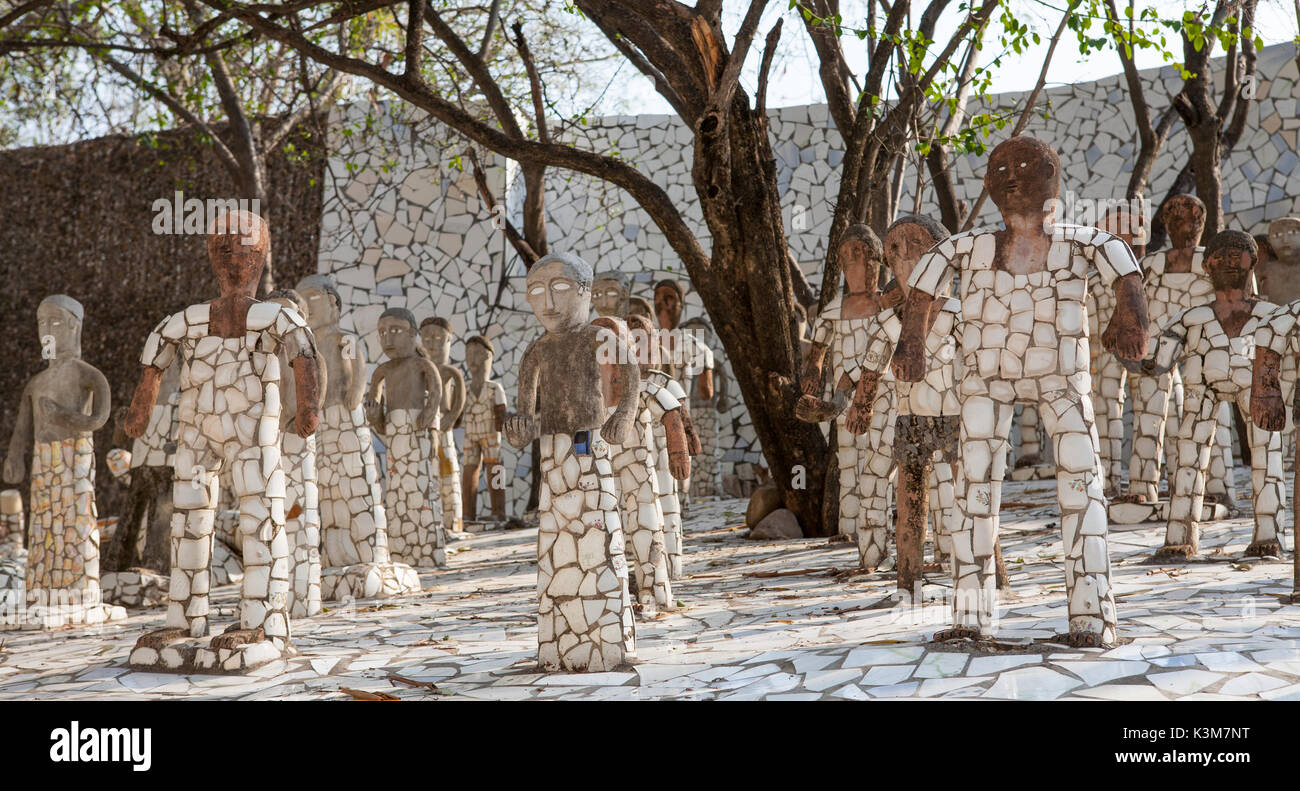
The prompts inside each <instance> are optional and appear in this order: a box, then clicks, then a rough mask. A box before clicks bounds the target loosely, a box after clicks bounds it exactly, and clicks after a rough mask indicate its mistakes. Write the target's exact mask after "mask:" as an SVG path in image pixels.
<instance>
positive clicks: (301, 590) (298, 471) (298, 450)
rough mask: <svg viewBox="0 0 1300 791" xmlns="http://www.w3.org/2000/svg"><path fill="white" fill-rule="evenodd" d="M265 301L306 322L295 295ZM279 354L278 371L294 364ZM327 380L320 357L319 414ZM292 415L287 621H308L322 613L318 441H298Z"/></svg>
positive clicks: (288, 431)
mask: <svg viewBox="0 0 1300 791" xmlns="http://www.w3.org/2000/svg"><path fill="white" fill-rule="evenodd" d="M267 299H269V300H270V301H272V302H275V303H278V304H280V305H283V306H284V307H286V308H288V309H289V310H293V311H296V312H297V313H298V315H299V316H302V317H303V323H306V321H307V319H306V316H307V301H306V300H304V299H303V298H302V295H301V294H299V293H298V292H297V291H294V290H293V289H279V290H276V291H272V292H271V293H270V294H268V295H267ZM284 351H285V350H284V349H281V352H280V365H281V367H282V368H288V367H289V365H290V363H291V362H292V361H290V360H287V359H285V357H284ZM328 384H329V374H328V371H327V370H326V368H325V364H324V363H323V362H322V360H321V358H320V356H319V355H318V356H317V358H316V393H317V405H316V406H317V409H318V410H323V409H324V408H325V390H326V388H327V387H328ZM280 397H281V398H283V399H284V402H285V403H287V404H292V403H296V402H297V400H298V397H297V392H296V389H295V386H294V382H293V379H292V378H286V379H285V380H284V383H283V385H282V386H281V387H280ZM293 422H294V415H293V414H291V413H290V412H289V411H288V410H285V412H284V414H283V416H281V418H280V458H281V459H283V461H284V466H285V497H284V506H285V508H287V509H288V510H287V511H286V512H285V515H284V518H285V528H286V529H287V530H288V531H289V549H290V551H291V552H292V553H293V562H292V564H291V568H290V571H289V580H290V587H289V615H290V617H293V618H309V617H311V616H313V615H319V614H320V612H321V566H320V490H319V487H318V485H317V475H316V435H315V434H312V435H311V436H308V437H300V436H298V435H297V434H295V433H294V431H293Z"/></svg>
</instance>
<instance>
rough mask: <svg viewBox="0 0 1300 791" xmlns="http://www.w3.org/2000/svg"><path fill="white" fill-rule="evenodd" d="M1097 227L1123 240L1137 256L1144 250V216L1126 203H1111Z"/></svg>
mask: <svg viewBox="0 0 1300 791" xmlns="http://www.w3.org/2000/svg"><path fill="white" fill-rule="evenodd" d="M1097 227H1098V228H1100V229H1101V230H1103V231H1105V232H1106V233H1108V234H1111V235H1113V236H1117V237H1119V238H1120V239H1123V240H1124V244H1126V245H1128V246H1129V248H1131V249H1132V250H1133V254H1134V255H1135V256H1137V257H1138V258H1141V257H1142V253H1143V252H1144V251H1143V250H1142V249H1140V248H1142V247H1143V245H1142V242H1140V241H1137V240H1139V239H1140V240H1142V241H1145V240H1146V228H1145V226H1144V218H1143V216H1142V214H1141V213H1140V212H1135V211H1133V210H1132V209H1131V208H1130V207H1129V206H1128V205H1127V204H1126V203H1113V204H1111V205H1110V207H1109V208H1107V209H1106V213H1105V214H1104V215H1102V217H1101V220H1100V221H1099V222H1098V223H1097Z"/></svg>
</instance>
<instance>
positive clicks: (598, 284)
mask: <svg viewBox="0 0 1300 791" xmlns="http://www.w3.org/2000/svg"><path fill="white" fill-rule="evenodd" d="M630 295H631V291H630V290H629V289H628V277H627V275H625V274H623V273H622V272H597V273H596V275H595V278H594V279H593V281H592V284H591V306H592V307H593V308H595V309H596V312H597V313H599V314H600V315H602V316H613V317H614V318H622V317H623V316H625V315H627V299H628V297H629V296H630Z"/></svg>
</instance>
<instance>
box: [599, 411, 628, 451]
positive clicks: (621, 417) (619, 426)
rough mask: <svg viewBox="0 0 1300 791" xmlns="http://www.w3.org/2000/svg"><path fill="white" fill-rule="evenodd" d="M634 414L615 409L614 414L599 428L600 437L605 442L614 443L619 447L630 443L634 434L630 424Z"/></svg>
mask: <svg viewBox="0 0 1300 791" xmlns="http://www.w3.org/2000/svg"><path fill="white" fill-rule="evenodd" d="M634 417H635V414H634V413H633V412H632V411H631V410H624V409H621V408H620V409H615V410H614V414H612V415H610V416H609V419H608V420H606V421H605V423H604V424H603V425H602V426H601V427H600V436H601V437H603V438H604V439H605V441H606V442H615V443H617V444H619V445H626V444H628V442H630V441H631V439H632V436H633V434H634V432H633V430H632V423H633V418H634Z"/></svg>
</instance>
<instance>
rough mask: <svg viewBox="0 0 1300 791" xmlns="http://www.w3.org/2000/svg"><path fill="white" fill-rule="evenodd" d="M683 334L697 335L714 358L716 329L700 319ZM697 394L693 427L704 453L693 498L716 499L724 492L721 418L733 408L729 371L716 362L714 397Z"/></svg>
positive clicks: (698, 458)
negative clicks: (720, 462) (720, 473)
mask: <svg viewBox="0 0 1300 791" xmlns="http://www.w3.org/2000/svg"><path fill="white" fill-rule="evenodd" d="M682 331H683V332H686V333H689V334H691V335H694V336H695V337H696V338H697V339H699V341H700V342H701V343H702V344H704V347H705V348H707V349H708V350H709V355H710V357H712V356H713V347H714V345H715V343H716V339H715V338H714V335H713V327H711V326H710V325H709V322H708V321H706V320H704V319H703V318H701V317H699V316H695V317H693V318H689V319H687V320H686V321H683V322H682ZM695 391H696V392H695V395H693V396H692V398H691V399H690V413H691V425H692V426H694V428H695V434H696V436H697V437H699V439H700V451H699V453H697V454H695V457H694V459H693V460H692V461H693V462H694V463H693V464H692V466H691V485H690V492H691V496H692V497H716V496H718V495H719V494H721V492H722V487H721V483H720V481H719V480H718V415H720V414H722V413H724V412H726V411H727V410H728V409H731V401H730V400H729V399H728V398H727V376H726V371H725V369H724V368H723V367H722V365H721V364H720V363H718V362H717V361H716V358H715V362H714V366H713V394H712V396H711V397H709V398H705V397H704V396H702V395H700V392H701V391H700V388H698V387H696V388H695Z"/></svg>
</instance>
